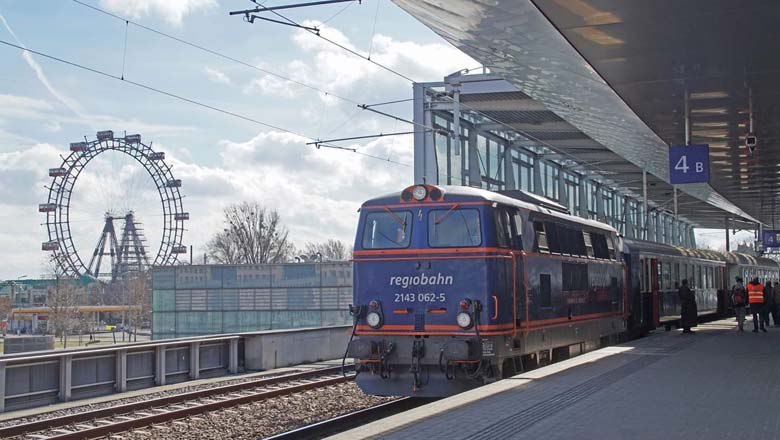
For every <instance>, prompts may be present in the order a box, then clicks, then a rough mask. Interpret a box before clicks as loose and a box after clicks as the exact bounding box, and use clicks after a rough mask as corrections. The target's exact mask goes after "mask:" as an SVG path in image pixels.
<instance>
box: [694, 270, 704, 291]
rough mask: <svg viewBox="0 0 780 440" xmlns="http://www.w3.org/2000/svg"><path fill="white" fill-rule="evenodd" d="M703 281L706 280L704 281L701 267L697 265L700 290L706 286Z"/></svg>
mask: <svg viewBox="0 0 780 440" xmlns="http://www.w3.org/2000/svg"><path fill="white" fill-rule="evenodd" d="M703 281H704V280H703V279H702V274H701V266H700V265H697V266H696V287H698V288H699V289H701V288H703V286H704V283H703Z"/></svg>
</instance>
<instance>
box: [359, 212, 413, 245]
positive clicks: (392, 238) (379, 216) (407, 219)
mask: <svg viewBox="0 0 780 440" xmlns="http://www.w3.org/2000/svg"><path fill="white" fill-rule="evenodd" d="M411 232H412V213H411V211H391V210H390V209H386V210H385V211H384V212H371V213H369V214H368V215H366V227H365V229H364V231H363V249H400V248H406V247H409V242H410V238H411V235H412V234H411Z"/></svg>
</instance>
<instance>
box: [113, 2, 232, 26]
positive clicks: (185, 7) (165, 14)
mask: <svg viewBox="0 0 780 440" xmlns="http://www.w3.org/2000/svg"><path fill="white" fill-rule="evenodd" d="M100 5H101V6H102V7H103V8H106V9H108V10H110V11H113V12H116V13H118V14H122V15H129V16H131V17H133V18H141V17H143V16H152V15H154V16H157V17H160V18H162V19H164V20H165V21H167V22H169V23H171V24H173V25H176V26H180V25H181V24H182V20H183V19H184V17H185V16H186V15H188V14H191V13H193V12H197V11H205V10H208V9H210V8H213V7H215V6H217V1H216V0H100Z"/></svg>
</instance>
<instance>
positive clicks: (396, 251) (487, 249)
mask: <svg viewBox="0 0 780 440" xmlns="http://www.w3.org/2000/svg"><path fill="white" fill-rule="evenodd" d="M487 252H491V253H496V252H498V253H501V254H505V255H510V254H511V253H512V252H511V251H510V250H509V249H505V248H498V247H453V248H435V249H409V248H404V249H364V250H361V251H355V252H354V253H353V255H354V256H356V257H360V256H369V255H399V254H463V253H469V254H475V253H487Z"/></svg>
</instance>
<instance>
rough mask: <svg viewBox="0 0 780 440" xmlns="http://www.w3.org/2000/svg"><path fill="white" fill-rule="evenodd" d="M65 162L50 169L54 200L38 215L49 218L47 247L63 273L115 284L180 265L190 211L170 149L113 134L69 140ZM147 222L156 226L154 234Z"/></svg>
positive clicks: (50, 191) (136, 136) (41, 207)
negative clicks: (170, 162) (150, 270)
mask: <svg viewBox="0 0 780 440" xmlns="http://www.w3.org/2000/svg"><path fill="white" fill-rule="evenodd" d="M61 157H62V156H61ZM62 159H63V160H62V164H61V165H60V166H59V167H57V168H50V169H49V177H51V178H52V181H51V184H50V185H49V186H48V187H47V189H48V201H47V202H46V203H42V204H40V205H39V206H38V211H39V212H41V213H45V214H46V223H45V225H46V229H47V233H48V240H46V241H44V242H43V244H42V245H41V248H42V250H43V251H47V252H51V253H52V259H53V260H54V262H55V264H56V265H57V267H58V268H59V271H60V272H61V273H62V274H63V275H64V276H72V277H76V276H82V275H89V276H93V277H95V278H110V279H111V280H116V279H120V278H126V277H127V276H129V275H131V274H134V273H138V272H142V271H144V270H146V269H148V268H149V267H150V266H152V265H154V266H157V265H170V264H174V263H175V262H176V261H177V259H178V256H179V255H180V254H185V253H186V252H187V247H186V246H184V245H182V237H183V234H184V230H185V227H184V225H185V222H186V221H187V220H189V213H188V212H185V211H184V209H183V207H182V195H181V192H180V188H181V180H180V179H176V178H174V176H173V173H172V172H171V167H170V166H169V165H168V164H167V163H166V162H165V153H164V152H159V151H154V150H153V149H152V148H151V143H150V144H149V145H146V144H144V143H142V142H141V135H139V134H134V135H125V136H122V137H115V136H114V133H113V132H112V131H110V130H108V131H100V132H98V133H97V139H95V140H88V139H87V138H86V137H85V138H84V141H83V142H73V143H71V144H70V154H69V155H68V156H67V157H62ZM117 163H118V165H117ZM88 208H89V209H88ZM139 211H140V212H139ZM141 221H146V224H147V225H149V224H152V225H153V226H154V227H152V228H148V230H149V231H150V232H149V233H145V232H144V228H143V227H142V224H141V223H140V222H141ZM114 222H123V225H122V226H121V227H120V228H116V227H115V224H114ZM101 227H102V229H101ZM118 230H119V231H121V233H120V234H117V231H118ZM147 236H150V237H151V238H152V240H149V241H147V239H146V237H147ZM95 238H97V244H96V245H95V246H94V247H92V246H91V245H90V244H89V243H94V242H95V241H94V240H95ZM155 248H156V249H157V253H156V254H152V253H151V250H153V249H155ZM109 260H110V261H109Z"/></svg>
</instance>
